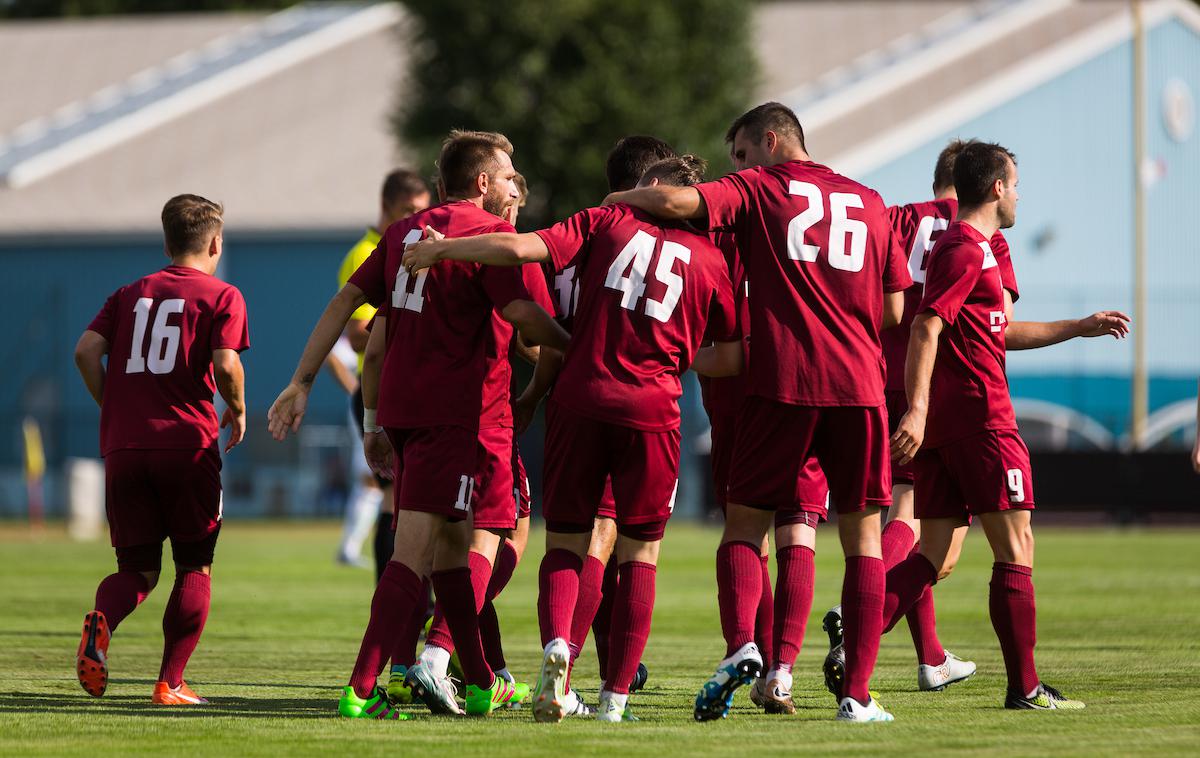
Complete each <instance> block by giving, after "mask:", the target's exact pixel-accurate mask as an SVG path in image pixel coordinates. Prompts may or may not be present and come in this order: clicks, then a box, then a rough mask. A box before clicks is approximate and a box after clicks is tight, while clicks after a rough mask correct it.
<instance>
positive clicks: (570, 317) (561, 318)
mask: <svg viewBox="0 0 1200 758" xmlns="http://www.w3.org/2000/svg"><path fill="white" fill-rule="evenodd" d="M543 273H544V274H545V276H546V286H547V287H549V289H550V295H551V299H552V300H553V301H554V310H552V311H550V313H552V314H554V319H555V320H556V321H557V322H558V323H559V325H560V326H561V327H562V328H563V329H566V330H567V332H568V333H570V332H571V331H572V330H573V329H574V327H575V307H576V306H577V305H578V304H579V267H578V266H577V265H575V264H572V265H570V266H567V267H566V268H564V269H563V270H562V271H557V270H555V268H554V263H553V262H550V263H546V264H545V267H544V270H543Z"/></svg>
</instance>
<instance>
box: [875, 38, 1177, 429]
mask: <svg viewBox="0 0 1200 758" xmlns="http://www.w3.org/2000/svg"><path fill="white" fill-rule="evenodd" d="M1147 47H1148V50H1149V54H1148V62H1149V67H1148V68H1149V72H1148V82H1147V84H1148V87H1147V92H1148V96H1147V98H1148V109H1147V110H1148V116H1147V122H1148V130H1147V137H1148V155H1149V157H1150V158H1151V159H1153V160H1159V161H1161V162H1162V163H1163V165H1165V166H1166V175H1165V177H1164V178H1163V179H1162V180H1160V181H1158V182H1157V183H1156V184H1154V185H1153V186H1152V187H1151V188H1150V189H1149V191H1148V210H1149V213H1148V222H1149V235H1148V248H1147V251H1148V259H1149V270H1148V284H1149V298H1148V308H1147V310H1148V312H1147V316H1146V323H1145V324H1135V325H1134V328H1137V329H1144V330H1146V333H1147V335H1148V342H1147V350H1148V363H1149V368H1150V371H1151V373H1152V375H1153V377H1154V383H1153V388H1152V390H1153V391H1152V393H1151V394H1152V397H1151V402H1152V404H1153V406H1154V407H1160V406H1161V405H1165V404H1166V403H1169V402H1171V401H1173V400H1177V399H1180V398H1181V397H1186V396H1188V395H1189V394H1194V392H1195V378H1196V376H1197V375H1200V234H1198V232H1197V226H1196V223H1197V217H1198V216H1200V125H1198V126H1197V127H1196V128H1194V130H1193V133H1192V135H1191V136H1190V138H1189V139H1188V140H1187V141H1186V142H1185V143H1183V144H1179V143H1176V142H1175V141H1173V140H1172V139H1171V138H1170V136H1169V135H1168V133H1167V131H1166V129H1165V127H1164V125H1163V119H1162V112H1163V109H1162V98H1163V89H1164V87H1165V86H1166V83H1167V81H1168V80H1170V79H1172V78H1176V79H1180V80H1183V81H1184V82H1186V83H1187V85H1188V87H1189V88H1190V90H1191V92H1192V95H1193V98H1195V99H1196V101H1197V104H1198V107H1200V35H1197V34H1196V32H1195V31H1193V30H1192V29H1190V28H1188V27H1186V26H1185V25H1184V24H1182V23H1180V22H1178V21H1175V20H1170V21H1167V22H1165V23H1164V24H1162V25H1160V26H1158V27H1156V28H1154V29H1153V30H1151V31H1150V33H1149V35H1148V46H1147ZM1131 55H1132V46H1131V44H1129V43H1124V44H1121V45H1118V46H1117V47H1114V48H1112V49H1111V50H1109V51H1107V52H1104V53H1102V54H1101V55H1099V56H1097V57H1095V58H1093V59H1092V60H1090V61H1088V62H1086V63H1084V64H1082V65H1080V66H1078V67H1076V68H1074V69H1072V70H1070V71H1068V72H1066V73H1064V74H1062V75H1061V76H1058V77H1057V78H1055V79H1053V80H1051V81H1049V82H1047V83H1045V84H1043V85H1041V86H1039V87H1037V88H1035V89H1033V90H1032V91H1029V92H1026V93H1024V94H1022V95H1019V96H1017V97H1016V98H1014V99H1012V100H1011V101H1009V102H1006V103H998V104H997V106H996V107H995V108H994V109H993V110H991V111H990V112H988V113H985V114H983V115H982V116H980V117H978V118H974V119H971V120H970V121H967V122H966V123H964V124H962V125H959V126H955V127H952V128H948V129H947V130H946V131H945V132H944V133H942V134H939V135H937V136H936V137H934V138H933V139H931V140H930V141H928V142H927V143H925V144H924V145H922V146H920V147H919V148H917V149H915V150H913V151H911V152H909V153H908V154H906V155H904V156H902V157H900V158H897V159H896V160H893V161H892V162H890V163H888V164H887V165H885V166H882V167H880V168H878V169H877V170H874V171H872V172H870V173H868V174H866V175H865V176H864V177H863V181H864V182H865V183H866V184H868V185H870V186H872V187H874V188H875V189H877V190H878V191H879V192H880V193H881V194H882V195H883V196H884V198H885V199H886V200H887V201H888V202H889V203H906V202H913V201H916V200H923V199H927V198H928V195H929V192H930V190H929V185H930V181H931V179H932V174H933V165H934V162H935V160H936V158H937V154H938V152H939V151H940V150H941V148H942V147H943V146H944V145H945V143H946V141H947V140H949V139H951V138H953V137H963V138H969V137H973V138H978V139H985V140H991V141H996V142H1000V143H1001V144H1003V145H1005V146H1006V147H1008V148H1009V149H1011V150H1012V151H1013V152H1015V153H1016V154H1017V158H1018V162H1019V170H1020V193H1021V200H1020V204H1019V206H1018V213H1017V225H1016V226H1015V227H1014V228H1012V229H1010V230H1008V231H1006V232H1005V234H1006V235H1007V236H1008V238H1009V241H1010V243H1011V246H1012V250H1013V262H1014V265H1015V266H1016V272H1017V280H1018V282H1019V284H1020V289H1021V300H1020V302H1019V303H1018V304H1017V307H1016V314H1017V318H1019V319H1027V320H1053V319H1060V318H1067V317H1072V316H1079V315H1083V314H1086V313H1089V312H1092V311H1094V310H1098V309H1101V308H1116V309H1120V310H1124V311H1126V312H1128V313H1130V314H1131V315H1132V308H1133V295H1132V282H1133V219H1132V207H1133V192H1132V182H1133V158H1132V148H1131V140H1132V129H1133V126H1132V120H1131V115H1130V113H1131V105H1130V98H1131V94H1130V93H1131V85H1132V75H1131V65H1132V64H1131ZM1198 117H1200V114H1198ZM1039 242H1040V243H1041V244H1039ZM1132 360H1133V343H1132V341H1125V342H1121V343H1114V342H1113V341H1111V340H1108V339H1097V340H1075V341H1073V342H1070V343H1068V344H1065V345H1059V346H1055V347H1051V348H1047V349H1044V350H1038V351H1031V352H1023V353H1014V354H1011V355H1010V356H1009V373H1010V375H1011V377H1012V380H1013V382H1012V383H1013V390H1014V394H1016V395H1018V396H1026V397H1035V398H1039V399H1045V400H1051V401H1055V402H1066V403H1067V404H1069V405H1073V406H1075V407H1077V408H1079V409H1080V410H1083V411H1084V412H1085V413H1089V414H1090V415H1093V416H1095V417H1096V418H1097V419H1098V420H1101V421H1102V422H1103V423H1105V424H1107V425H1109V426H1110V427H1113V428H1114V429H1115V430H1124V428H1125V426H1126V424H1127V422H1128V414H1129V392H1128V380H1127V377H1128V375H1129V373H1130V371H1131V367H1132Z"/></svg>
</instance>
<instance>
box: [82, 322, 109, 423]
mask: <svg viewBox="0 0 1200 758" xmlns="http://www.w3.org/2000/svg"><path fill="white" fill-rule="evenodd" d="M106 355H108V340H106V339H105V338H104V337H103V336H101V335H100V334H98V333H97V332H93V331H92V330H90V329H88V330H87V331H85V332H84V333H83V334H81V335H79V342H76V343H75V366H76V367H77V368H78V369H79V375H80V376H82V377H83V383H84V384H85V385H87V390H88V392H89V393H90V394H91V396H92V399H93V400H95V401H96V405H102V404H103V402H104V356H106Z"/></svg>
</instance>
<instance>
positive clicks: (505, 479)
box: [472, 426, 520, 529]
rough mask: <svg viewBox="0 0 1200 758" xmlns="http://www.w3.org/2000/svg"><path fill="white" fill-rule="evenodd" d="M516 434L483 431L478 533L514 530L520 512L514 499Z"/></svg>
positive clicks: (477, 486) (504, 430)
mask: <svg viewBox="0 0 1200 758" xmlns="http://www.w3.org/2000/svg"><path fill="white" fill-rule="evenodd" d="M515 491H516V488H515V486H514V485H513V430H512V429H511V428H509V427H505V426H493V427H488V428H485V429H480V430H479V461H478V464H477V465H476V468H475V502H474V503H473V504H472V513H473V514H474V517H475V521H474V526H475V528H476V529H512V528H514V527H516V525H517V513H518V511H519V510H520V506H519V505H518V502H519V501H518V500H517V498H516V497H514V492H515Z"/></svg>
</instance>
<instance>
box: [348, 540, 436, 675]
mask: <svg viewBox="0 0 1200 758" xmlns="http://www.w3.org/2000/svg"><path fill="white" fill-rule="evenodd" d="M421 585H422V580H421V577H419V576H417V575H416V573H415V572H414V571H413V570H412V569H410V568H409V567H408V566H405V565H404V564H403V563H400V562H398V561H388V564H387V566H385V567H384V569H383V575H382V576H380V577H379V583H378V584H377V585H375V595H374V597H372V598H371V619H370V620H369V621H368V622H367V628H366V631H364V632H363V640H362V645H361V646H359V648H358V658H357V659H356V660H355V661H354V671H353V673H351V674H350V682H349V684H350V686H351V687H353V688H354V693H355V694H356V695H358V696H359V697H362V698H367V697H371V694H372V693H373V692H374V691H375V684H376V680H378V679H379V672H381V671H383V664H384V661H385V656H386V651H387V650H388V649H389V647H390V645H389V642H392V641H393V636H394V635H395V634H396V630H397V629H401V628H402V624H404V622H405V621H406V620H410V619H412V618H413V616H414V615H415V614H414V611H413V609H414V608H415V607H417V606H418V605H420V604H421V603H423V602H424V600H425V596H424V595H423V594H421Z"/></svg>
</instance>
